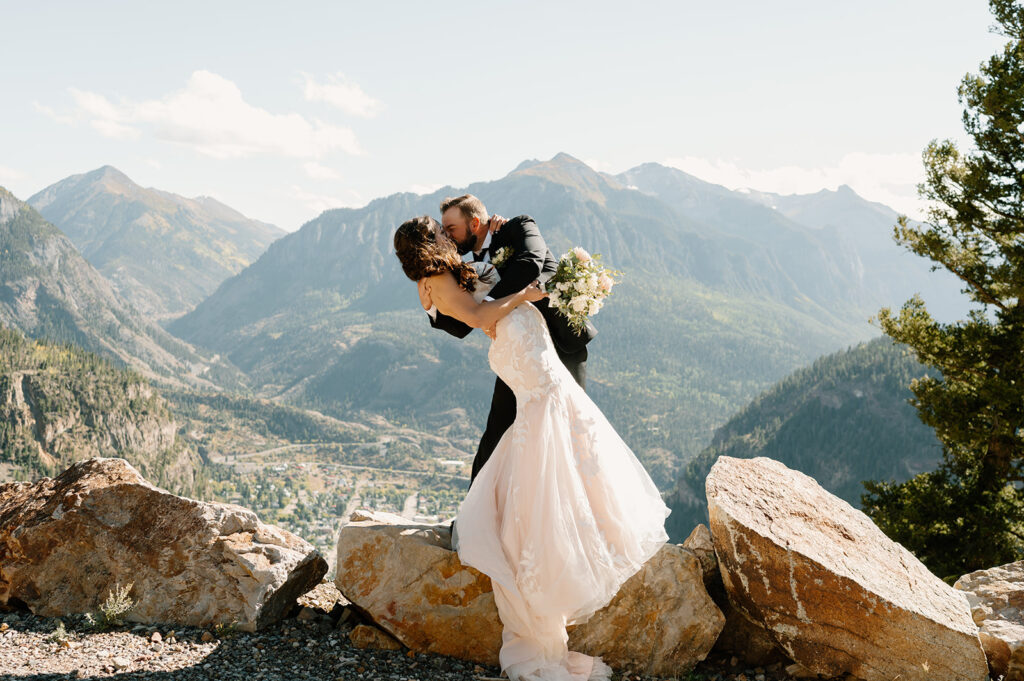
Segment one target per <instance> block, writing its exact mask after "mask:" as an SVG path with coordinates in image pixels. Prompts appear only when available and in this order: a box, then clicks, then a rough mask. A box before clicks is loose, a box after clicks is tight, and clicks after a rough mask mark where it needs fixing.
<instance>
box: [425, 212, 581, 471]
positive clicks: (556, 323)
mask: <svg viewBox="0 0 1024 681" xmlns="http://www.w3.org/2000/svg"><path fill="white" fill-rule="evenodd" d="M502 248H511V249H512V254H511V256H509V257H508V258H507V259H506V260H505V261H504V262H503V263H502V265H501V267H497V268H496V269H497V270H498V275H499V276H500V277H501V281H499V282H498V283H497V284H496V285H495V286H494V288H492V289H491V291H490V293H489V294H488V295H490V296H491V297H492V298H494V299H495V300H497V299H498V298H503V297H504V296H507V295H509V294H510V293H515V292H516V291H520V290H522V289H524V288H526V287H527V286H529V285H530V282H532V281H533V280H535V279H538V280H540V283H541V284H542V285H543V284H544V283H545V282H546V281H547V280H548V279H550V278H551V277H552V276H553V275H554V274H555V271H556V270H557V269H558V261H557V260H555V256H553V255H552V254H551V251H550V250H549V249H548V245H547V244H546V243H545V242H544V237H542V236H541V235H540V230H538V229H537V223H536V222H534V221H533V218H531V217H530V216H529V215H520V216H518V217H514V218H512V219H511V220H509V221H508V222H507V223H505V225H504V226H502V228H501V229H500V230H499V231H498V232H496V233H494V234H492V235H491V243H490V246H489V247H488V249H487V250H488V252H489V253H490V257H491V259H492V260H493V259H494V256H495V255H496V254H497V253H498V251H500V250H501V249H502ZM533 304H534V305H536V306H537V309H539V310H540V313H541V314H542V315H543V316H544V321H546V322H547V325H548V331H550V332H551V340H552V342H553V343H554V346H555V350H556V351H557V352H558V356H559V358H560V359H561V360H562V363H563V364H565V367H566V368H567V369H568V370H569V373H571V374H572V376H573V378H575V379H576V382H577V383H579V384H580V386H584V384H585V383H586V364H587V343H589V342H590V340H591V339H592V338H593V337H594V336H595V335H596V334H597V331H596V330H595V329H594V327H593V325H591V323H590V322H589V321H588V322H587V325H586V328H585V329H584V331H583V333H582V334H577V333H576V332H575V331H573V330H572V327H571V326H569V322H568V320H567V319H566V318H565V317H564V316H563V315H562V314H561V313H559V312H558V310H557V309H555V308H554V307H552V306H550V305H549V304H548V299H547V298H541V299H540V300H538V301H536V302H534V303H533ZM430 325H431V326H433V327H434V328H437V329H443V330H444V331H447V332H448V333H450V334H452V335H453V336H457V337H459V338H464V337H465V336H466V335H467V334H468V333H469V332H470V331H472V330H473V327H471V326H468V325H467V324H464V323H462V322H461V321H459V320H458V319H454V318H452V317H448V316H447V315H443V314H441V313H440V312H438V313H437V315H436V317H434V318H431V320H430ZM584 387H585V386H584ZM515 418H516V397H515V394H513V392H512V389H511V388H509V387H508V386H507V385H505V382H504V381H502V380H501V379H500V378H498V379H497V380H496V381H495V382H494V395H493V396H492V397H491V411H490V413H488V415H487V428H486V429H485V430H484V434H483V437H481V438H480V446H479V447H478V448H477V451H476V457H475V458H474V459H473V472H472V476H471V477H470V485H472V484H473V480H475V479H476V476H477V473H479V472H480V469H481V468H483V466H484V464H485V463H487V459H489V458H490V456H491V452H493V451H494V448H495V447H496V446H497V444H498V440H500V439H501V436H502V435H503V434H504V433H505V431H506V430H508V428H509V426H511V425H512V422H513V421H515Z"/></svg>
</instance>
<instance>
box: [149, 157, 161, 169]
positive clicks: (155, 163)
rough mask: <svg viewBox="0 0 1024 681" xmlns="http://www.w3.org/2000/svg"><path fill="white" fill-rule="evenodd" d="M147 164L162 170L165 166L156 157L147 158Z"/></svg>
mask: <svg viewBox="0 0 1024 681" xmlns="http://www.w3.org/2000/svg"><path fill="white" fill-rule="evenodd" d="M146 165H147V166H149V167H150V168H153V169H155V170H160V169H161V168H162V167H163V164H162V163H160V161H158V160H156V159H155V158H147V159H146Z"/></svg>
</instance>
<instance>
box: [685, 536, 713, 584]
mask: <svg viewBox="0 0 1024 681" xmlns="http://www.w3.org/2000/svg"><path fill="white" fill-rule="evenodd" d="M681 546H682V547H683V548H684V549H686V550H687V551H689V552H690V553H692V554H694V555H695V556H697V558H698V560H700V567H701V570H702V571H703V573H704V583H705V584H708V583H709V581H714V580H716V579H718V557H717V556H715V543H714V541H713V540H712V538H711V530H709V529H708V526H707V525H704V524H700V525H697V527H695V528H693V531H692V532H690V536H689V537H687V538H686V539H685V540H683V543H682V544H681Z"/></svg>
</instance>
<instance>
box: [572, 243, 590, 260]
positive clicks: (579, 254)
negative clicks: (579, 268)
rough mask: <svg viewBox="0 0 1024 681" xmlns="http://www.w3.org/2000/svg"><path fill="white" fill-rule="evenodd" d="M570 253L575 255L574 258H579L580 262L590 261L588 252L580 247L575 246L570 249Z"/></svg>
mask: <svg viewBox="0 0 1024 681" xmlns="http://www.w3.org/2000/svg"><path fill="white" fill-rule="evenodd" d="M572 253H573V255H575V256H576V259H577V260H579V261H580V262H581V263H587V262H590V254H589V253H587V252H586V251H585V250H583V249H582V248H580V247H579V246H577V247H576V248H574V249H572Z"/></svg>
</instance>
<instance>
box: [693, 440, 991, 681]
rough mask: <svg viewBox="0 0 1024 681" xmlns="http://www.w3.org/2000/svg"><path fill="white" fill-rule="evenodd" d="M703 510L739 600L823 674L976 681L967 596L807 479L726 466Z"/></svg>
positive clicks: (770, 467)
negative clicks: (706, 514) (705, 511)
mask: <svg viewBox="0 0 1024 681" xmlns="http://www.w3.org/2000/svg"><path fill="white" fill-rule="evenodd" d="M706 486H707V496H708V511H709V515H710V519H711V534H712V537H713V539H714V543H715V552H716V554H717V556H718V560H719V567H720V570H721V573H722V580H723V582H724V583H725V588H726V590H727V591H728V593H729V596H730V598H731V600H732V602H733V603H734V604H735V605H736V607H737V608H738V609H741V610H742V611H743V612H744V613H745V614H746V615H747V616H749V617H750V618H751V619H752V620H754V621H755V622H757V623H759V624H762V625H763V626H764V627H765V628H766V629H768V630H769V631H770V632H771V633H772V635H773V636H774V637H775V639H776V640H777V641H778V642H779V644H780V645H781V646H782V647H783V648H784V649H785V651H786V653H787V654H788V655H789V657H790V658H792V659H793V660H794V661H795V662H797V663H799V664H801V665H803V666H804V667H805V668H807V669H808V670H810V671H812V672H814V673H817V674H823V675H826V676H840V675H843V674H852V675H854V676H855V677H858V678H861V679H866V680H867V681H883V680H885V681H889V680H891V679H894V678H899V679H901V681H915V680H920V681H924V680H926V679H944V680H949V681H954V680H960V679H964V680H969V681H981V680H983V679H985V678H986V676H987V674H988V665H987V664H986V662H985V654H984V652H983V651H982V648H981V642H980V640H979V638H978V630H977V627H976V626H975V624H974V622H973V621H972V620H971V615H970V608H969V607H968V604H967V599H966V597H964V595H963V594H962V593H959V592H957V591H956V590H954V589H953V588H952V587H950V586H948V585H947V584H945V583H944V582H943V581H942V580H940V579H939V578H938V577H935V576H934V575H933V574H931V573H930V572H929V571H928V570H927V568H925V567H924V565H922V564H921V563H920V561H918V560H917V559H916V558H915V557H914V556H913V555H911V554H910V552H909V551H907V550H906V549H904V548H903V547H902V546H900V545H899V544H897V543H895V542H893V541H891V540H890V539H889V538H887V537H886V536H885V535H884V534H882V532H881V531H880V530H879V529H878V528H877V527H876V526H875V525H874V524H873V523H872V522H871V520H870V519H869V518H868V517H867V516H866V515H864V514H863V513H861V512H860V511H858V510H856V509H854V508H853V507H852V506H850V505H849V504H847V503H846V502H845V501H842V500H841V499H839V498H837V497H835V496H833V495H832V494H829V493H828V492H826V491H825V490H824V489H822V488H821V487H820V486H819V485H818V484H817V483H816V482H815V481H814V480H813V479H812V478H810V477H808V476H806V475H804V474H803V473H799V472H797V471H793V470H790V469H789V468H786V467H785V466H784V465H782V464H781V463H779V462H777V461H773V460H771V459H766V458H756V459H749V460H745V459H735V458H732V457H721V458H719V459H718V461H717V462H716V463H715V465H714V467H713V468H712V469H711V472H710V474H709V475H708V478H707V483H706Z"/></svg>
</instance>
